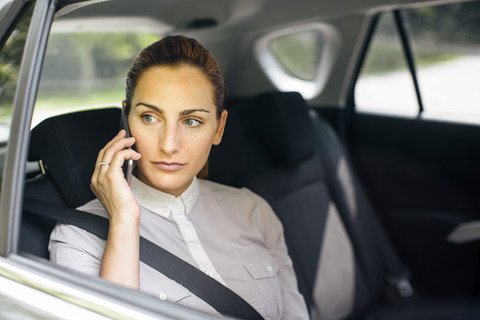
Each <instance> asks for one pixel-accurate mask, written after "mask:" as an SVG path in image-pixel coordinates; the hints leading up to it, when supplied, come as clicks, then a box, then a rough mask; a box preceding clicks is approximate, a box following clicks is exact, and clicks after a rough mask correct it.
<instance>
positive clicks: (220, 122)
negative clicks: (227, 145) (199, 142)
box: [213, 110, 228, 146]
mask: <svg viewBox="0 0 480 320" xmlns="http://www.w3.org/2000/svg"><path fill="white" fill-rule="evenodd" d="M227 116H228V111H227V110H223V111H222V113H221V114H220V119H218V126H217V132H216V133H215V137H214V138H213V145H216V146H217V145H219V144H220V142H221V141H222V137H223V132H224V131H225V124H226V122H227Z"/></svg>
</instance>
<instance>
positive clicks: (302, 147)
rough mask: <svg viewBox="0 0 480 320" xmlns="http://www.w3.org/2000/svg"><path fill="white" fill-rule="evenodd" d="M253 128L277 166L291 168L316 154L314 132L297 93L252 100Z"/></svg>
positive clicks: (302, 101) (281, 93)
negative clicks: (288, 166)
mask: <svg viewBox="0 0 480 320" xmlns="http://www.w3.org/2000/svg"><path fill="white" fill-rule="evenodd" d="M252 107H253V108H254V109H253V113H254V114H253V115H252V116H253V117H254V118H255V119H254V120H253V123H252V125H253V126H254V130H255V131H256V132H257V133H258V136H259V138H260V139H261V140H262V142H263V143H264V147H265V148H266V149H267V151H268V153H269V154H270V156H271V157H272V160H273V161H274V162H275V163H277V164H279V165H292V164H295V163H298V162H300V161H302V160H304V159H306V158H309V157H310V156H312V155H313V154H314V153H315V142H314V141H315V131H314V127H313V124H312V120H311V118H310V116H309V109H308V106H307V104H306V102H305V100H304V99H303V97H302V96H301V95H300V94H299V93H298V92H269V93H263V94H260V95H258V96H256V97H254V98H253V104H252Z"/></svg>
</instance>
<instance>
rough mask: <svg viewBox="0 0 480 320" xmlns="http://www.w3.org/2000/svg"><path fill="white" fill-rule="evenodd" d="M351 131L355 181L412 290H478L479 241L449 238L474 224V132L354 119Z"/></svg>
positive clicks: (478, 203)
mask: <svg viewBox="0 0 480 320" xmlns="http://www.w3.org/2000/svg"><path fill="white" fill-rule="evenodd" d="M351 130H352V131H351V132H350V133H351V141H350V142H351V145H350V148H351V152H352V158H353V160H354V163H355V165H356V166H357V169H358V173H359V176H360V178H361V180H362V181H363V182H364V185H365V187H366V189H367V193H368V194H369V196H370V197H371V200H372V202H373V204H374V205H375V206H376V208H377V211H378V214H379V215H380V218H381V220H382V221H383V222H384V224H385V227H386V228H387V231H388V233H389V234H390V236H391V238H392V241H393V243H394V244H395V246H396V247H397V249H398V251H399V254H400V256H401V257H402V258H403V260H404V262H405V263H406V264H407V266H408V267H409V268H410V270H411V271H412V280H413V283H414V285H416V287H417V290H419V291H420V292H422V291H423V292H425V293H428V294H435V295H463V294H466V293H468V292H470V291H472V290H476V288H475V287H476V281H477V280H476V273H477V270H478V267H479V261H478V260H479V259H478V253H479V248H480V245H479V241H474V242H469V243H464V244H455V243H451V242H449V241H447V236H448V234H449V233H450V232H451V231H452V230H453V229H454V228H455V227H456V226H457V225H458V224H460V223H461V222H465V221H474V220H479V219H480V210H479V209H480V197H479V194H480V193H479V191H480V188H479V180H480V126H473V125H462V124H453V123H446V122H435V121H426V120H421V119H404V118H397V117H387V116H379V115H367V114H356V115H355V116H354V119H353V126H351Z"/></svg>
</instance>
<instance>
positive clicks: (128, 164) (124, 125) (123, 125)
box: [120, 108, 133, 186]
mask: <svg viewBox="0 0 480 320" xmlns="http://www.w3.org/2000/svg"><path fill="white" fill-rule="evenodd" d="M126 110H127V109H126V108H122V119H121V120H120V129H125V131H126V132H127V138H129V137H130V136H131V135H130V127H129V126H128V114H127V111H126ZM132 171H133V160H132V159H129V160H127V161H125V164H124V165H123V174H124V175H125V180H127V183H128V185H129V186H130V185H131V183H132Z"/></svg>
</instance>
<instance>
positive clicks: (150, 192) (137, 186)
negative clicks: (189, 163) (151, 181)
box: [132, 176, 199, 218]
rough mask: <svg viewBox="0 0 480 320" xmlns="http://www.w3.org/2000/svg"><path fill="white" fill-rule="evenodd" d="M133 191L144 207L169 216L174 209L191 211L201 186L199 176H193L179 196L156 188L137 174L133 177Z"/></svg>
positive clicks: (185, 211)
mask: <svg viewBox="0 0 480 320" xmlns="http://www.w3.org/2000/svg"><path fill="white" fill-rule="evenodd" d="M132 192H133V195H134V196H135V199H137V202H138V204H139V205H141V206H142V207H144V208H146V209H148V210H150V211H152V212H154V213H156V214H158V215H160V216H163V217H165V218H167V217H168V216H169V214H170V212H172V211H174V210H183V211H184V213H185V214H188V213H190V210H191V209H192V207H193V205H194V204H195V202H196V201H197V198H198V193H199V186H198V181H197V177H194V178H193V181H192V183H191V184H190V186H189V187H188V188H187V190H185V191H184V192H183V193H182V194H181V195H180V196H179V197H175V196H173V195H171V194H168V193H165V192H162V191H160V190H157V189H154V188H152V187H150V186H148V185H146V184H145V183H143V182H142V181H140V180H139V179H137V178H136V177H135V176H133V177H132Z"/></svg>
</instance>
